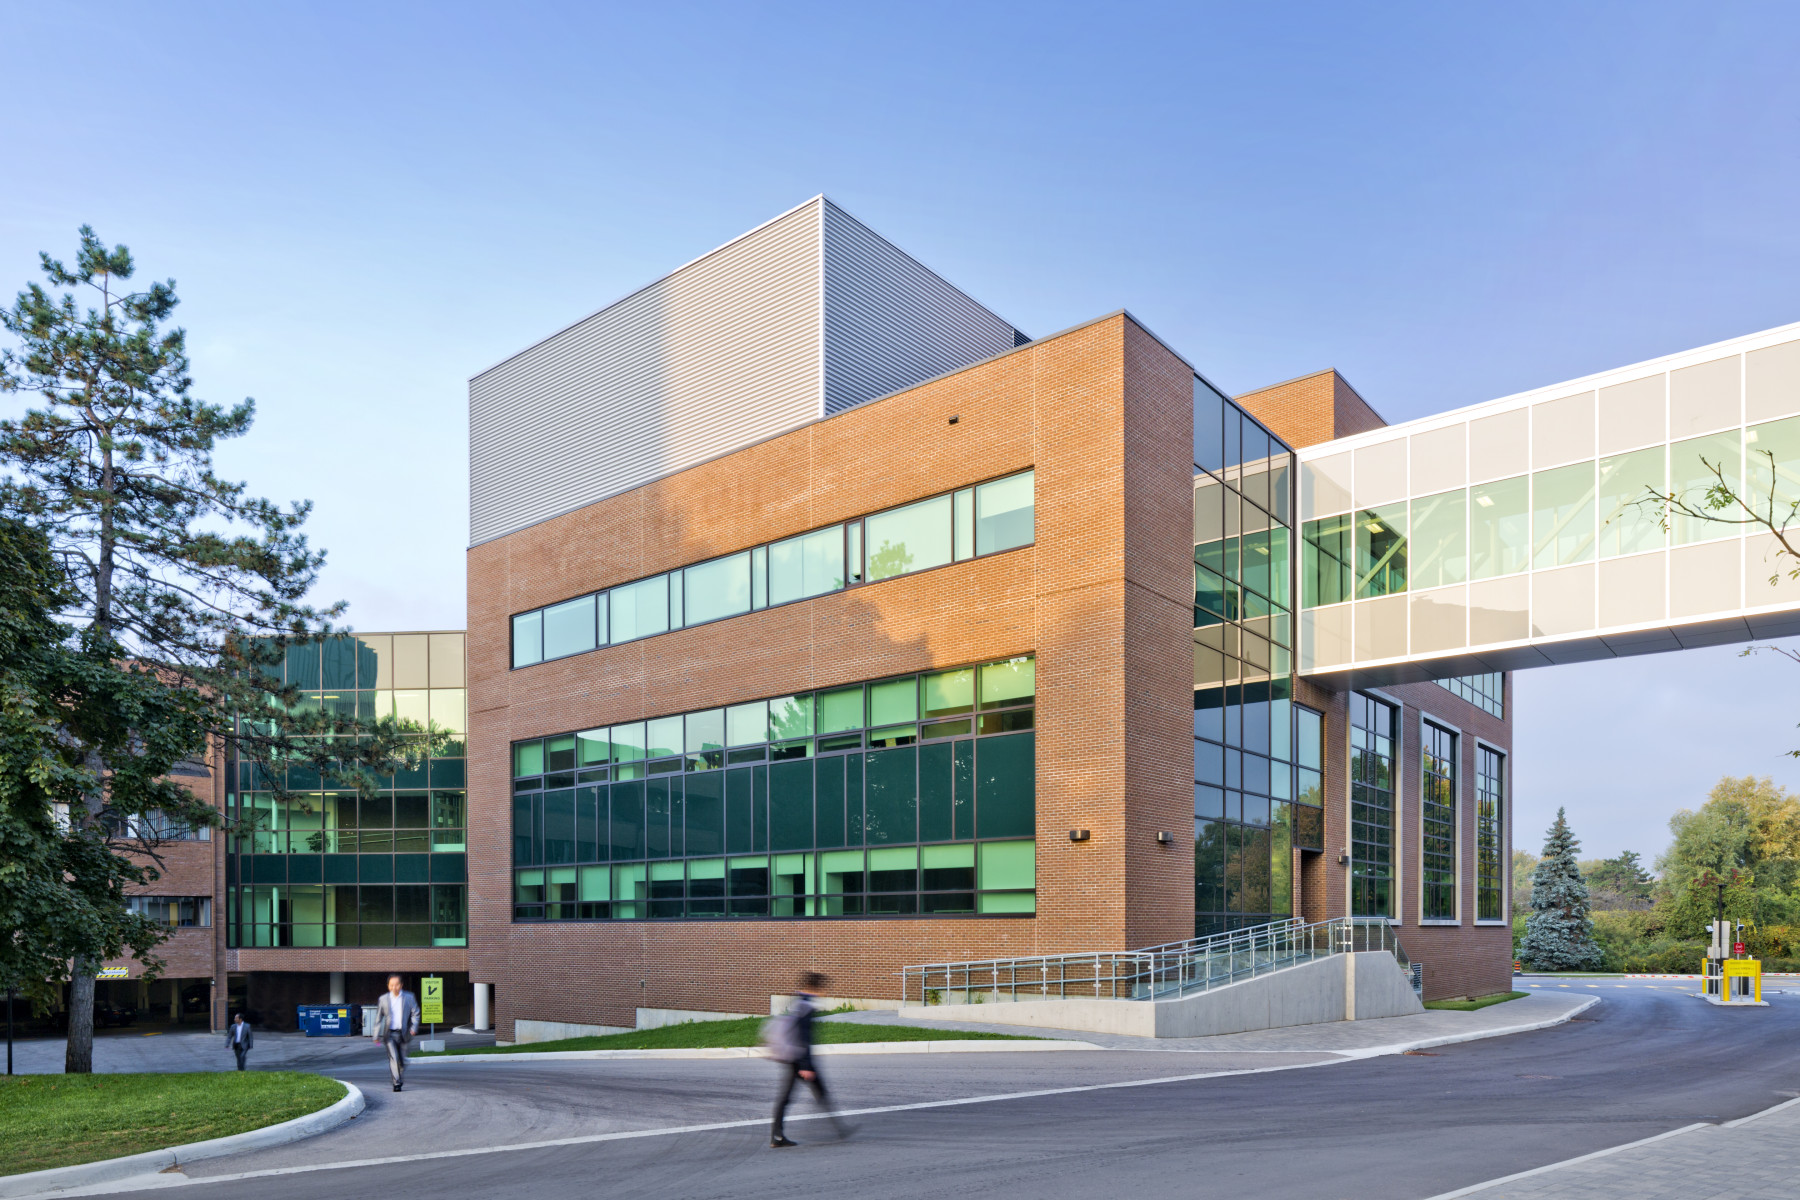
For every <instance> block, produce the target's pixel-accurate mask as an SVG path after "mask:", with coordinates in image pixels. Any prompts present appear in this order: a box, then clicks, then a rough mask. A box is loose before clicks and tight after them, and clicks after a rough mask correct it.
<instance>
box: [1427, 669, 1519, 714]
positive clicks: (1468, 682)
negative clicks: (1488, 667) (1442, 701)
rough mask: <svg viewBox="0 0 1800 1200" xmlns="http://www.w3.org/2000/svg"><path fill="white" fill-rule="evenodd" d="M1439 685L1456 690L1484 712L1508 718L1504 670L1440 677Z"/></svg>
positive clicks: (1452, 690)
mask: <svg viewBox="0 0 1800 1200" xmlns="http://www.w3.org/2000/svg"><path fill="white" fill-rule="evenodd" d="M1437 684H1438V686H1439V687H1441V688H1443V689H1444V690H1445V691H1448V692H1454V693H1455V694H1456V695H1458V696H1461V697H1462V698H1463V699H1464V700H1467V701H1468V702H1469V703H1470V704H1473V705H1474V706H1475V707H1476V708H1479V709H1481V710H1482V711H1483V712H1487V713H1492V714H1493V715H1494V716H1496V717H1499V718H1500V719H1501V720H1505V719H1506V674H1505V672H1502V671H1490V672H1488V673H1487V674H1485V675H1459V676H1457V677H1456V678H1454V679H1440V680H1438V681H1437Z"/></svg>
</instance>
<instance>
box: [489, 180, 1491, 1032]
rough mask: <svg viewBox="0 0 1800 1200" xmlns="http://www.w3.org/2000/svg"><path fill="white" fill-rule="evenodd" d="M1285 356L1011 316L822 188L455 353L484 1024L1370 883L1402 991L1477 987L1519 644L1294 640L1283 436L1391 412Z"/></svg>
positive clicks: (866, 967)
mask: <svg viewBox="0 0 1800 1200" xmlns="http://www.w3.org/2000/svg"><path fill="white" fill-rule="evenodd" d="M790 291H792V292H794V293H796V294H798V295H799V296H801V297H802V298H804V299H805V303H804V304H796V305H794V306H793V308H792V309H791V310H789V309H788V308H786V307H785V306H784V303H783V299H782V297H783V296H784V295H786V294H787V293H788V292H790ZM671 314H673V315H671ZM759 322H760V323H761V324H760V326H759V325H758V323H759ZM727 343H729V344H727ZM865 362H870V363H873V364H874V365H873V366H870V367H868V369H866V370H864V369H862V365H863V364H864V363H865ZM727 368H728V369H727ZM1314 381H1319V382H1318V383H1315V382H1314ZM1269 395H1270V396H1274V397H1279V402H1278V403H1275V402H1271V403H1268V404H1266V405H1264V407H1265V408H1266V409H1267V412H1266V414H1264V415H1265V419H1266V420H1267V421H1268V422H1269V424H1267V425H1265V424H1262V423H1260V422H1259V421H1258V420H1256V419H1255V416H1254V415H1253V414H1258V412H1259V409H1258V404H1257V402H1256V398H1254V397H1252V398H1247V399H1246V402H1245V403H1244V405H1243V406H1241V407H1240V406H1239V405H1237V404H1234V403H1232V402H1231V401H1230V400H1229V399H1227V398H1225V397H1224V396H1223V395H1221V394H1220V393H1218V392H1217V391H1216V390H1215V389H1214V388H1212V387H1211V385H1210V384H1208V383H1207V382H1206V381H1205V379H1204V378H1203V377H1201V376H1200V375H1199V374H1198V373H1197V372H1196V370H1195V369H1194V368H1193V367H1192V366H1191V365H1190V364H1189V363H1187V362H1186V361H1184V360H1183V359H1182V358H1181V357H1180V356H1179V355H1177V354H1176V353H1175V352H1174V351H1173V350H1171V349H1170V348H1169V347H1167V346H1166V345H1164V344H1163V343H1162V342H1161V341H1160V340H1158V339H1157V338H1156V337H1155V336H1154V335H1153V334H1152V333H1150V332H1149V331H1148V330H1146V329H1145V328H1144V327H1143V326H1142V325H1140V324H1139V323H1138V322H1137V321H1135V320H1134V319H1133V318H1132V317H1131V316H1130V315H1129V314H1125V313H1116V314H1113V315H1111V316H1108V317H1104V318H1101V319H1100V320H1097V321H1093V322H1090V323H1088V324H1084V325H1081V326H1078V327H1076V328H1073V329H1070V330H1067V331H1065V332H1063V333H1060V334H1057V335H1055V336H1052V337H1046V338H1042V339H1039V340H1037V341H1031V340H1029V339H1027V338H1025V337H1024V335H1022V334H1019V333H1018V332H1017V331H1016V330H1013V329H1012V328H1011V326H1010V325H1008V324H1007V323H1005V322H1003V321H1001V320H1000V319H999V318H997V317H993V316H992V314H987V313H986V312H985V310H982V309H980V308H979V306H977V305H975V304H974V302H973V301H971V300H969V299H968V298H967V297H966V296H964V295H962V293H960V292H958V291H956V289H954V288H953V287H951V286H950V285H949V284H947V283H944V282H943V281H942V280H940V279H938V278H937V277H936V276H934V275H931V274H930V273H929V272H927V271H925V269H924V268H922V267H919V266H918V264H916V263H914V262H913V261H912V260H911V259H909V258H906V256H904V255H903V254H902V253H901V252H899V251H898V250H896V249H894V248H893V247H892V246H891V245H889V244H888V243H886V242H884V241H882V240H881V239H879V238H878V237H877V236H876V235H874V234H873V233H872V232H870V231H868V230H867V229H866V227H863V226H861V225H860V224H858V223H856V222H854V220H853V219H851V218H849V217H848V216H847V215H846V214H843V213H842V211H841V210H838V209H836V208H835V206H833V205H831V204H830V202H829V201H825V200H823V199H819V200H815V201H813V202H810V203H809V204H807V205H803V206H802V207H801V208H799V209H796V210H794V211H793V212H792V213H789V214H785V215H784V216H783V217H781V218H777V219H776V220H775V221H773V222H770V223H769V224H768V225H766V226H763V227H761V228H759V229H758V230H756V231H753V232H752V233H751V234H748V235H745V237H744V238H741V239H738V240H737V241H736V242H734V243H732V244H730V245H729V246H727V247H724V248H722V249H721V250H720V251H718V252H715V254H713V255H709V256H707V257H704V258H702V259H699V260H696V262H695V263H692V264H689V265H688V266H687V267H684V268H682V269H681V270H680V271H677V272H676V273H675V274H674V275H672V276H670V277H668V278H667V279H665V280H663V281H659V283H657V284H654V285H652V286H651V287H649V288H646V289H644V291H642V292H639V293H635V294H634V295H633V296H631V297H627V298H626V299H625V300H624V301H621V302H619V303H618V304H616V305H613V306H610V307H609V308H607V309H604V310H602V311H601V312H600V313H597V314H595V315H594V316H593V317H590V318H588V319H586V320H585V321H583V322H580V323H578V324H576V325H574V326H571V327H570V328H569V329H567V330H564V331H563V332H561V333H559V334H557V335H555V336H554V337H552V338H551V339H548V340H547V341H545V342H544V343H540V344H539V345H538V346H535V347H532V348H531V349H529V350H527V351H525V352H523V353H521V354H520V355H518V356H516V357H515V358H513V359H509V360H507V361H506V362H504V363H502V364H499V365H498V366H496V367H495V368H492V369H491V370H490V371H488V372H484V373H483V374H482V375H479V376H477V377H476V379H475V380H474V381H473V382H472V383H471V395H470V406H471V464H472V465H471V495H472V500H471V504H472V531H473V539H472V540H473V542H474V544H473V545H472V547H471V549H470V551H469V560H468V562H469V569H468V589H469V622H468V623H469V630H468V634H469V730H470V747H471V752H470V759H469V771H470V782H469V787H470V797H471V800H470V810H469V856H470V893H469V905H470V945H469V964H470V971H471V978H472V979H473V980H474V981H475V983H476V984H477V986H481V985H491V986H494V987H496V989H497V991H496V994H495V1015H496V1018H497V1022H498V1028H499V1032H500V1036H501V1037H502V1038H514V1037H523V1038H531V1037H537V1036H544V1035H545V1034H547V1033H551V1032H561V1031H569V1030H572V1029H598V1028H610V1027H630V1026H632V1025H634V1024H635V1023H636V1021H637V1019H638V1013H637V1010H639V1009H664V1010H679V1011H702V1012H749V1013H755V1012H763V1011H767V1005H768V1000H769V997H770V995H771V994H772V993H778V992H781V991H783V990H785V989H786V988H787V987H788V986H789V985H790V984H791V981H792V978H793V976H794V974H795V972H796V971H798V970H800V969H803V968H811V969H818V970H821V971H824V972H825V973H827V974H828V975H830V976H831V977H832V985H831V986H832V990H833V992H834V994H838V995H844V996H862V997H874V998H891V997H897V995H898V981H897V979H896V974H895V973H896V971H897V970H898V968H899V967H901V966H902V965H905V964H908V963H916V962H929V961H947V960H959V959H974V958H991V957H1005V956H1019V955H1029V954H1040V953H1051V952H1063V951H1074V950H1088V949H1129V948H1132V947H1137V946H1145V945H1151V944H1156V943H1163V942H1170V941H1175V940H1179V939H1183V938H1188V937H1192V936H1195V935H1196V933H1206V932H1211V931H1216V930H1223V929H1230V928H1237V927H1243V926H1247V925H1253V924H1259V923H1263V922H1268V921H1271V920H1280V919H1285V918H1288V917H1290V916H1300V917H1304V918H1306V919H1315V920H1316V919H1324V918H1326V917H1330V916H1339V915H1345V914H1347V913H1350V912H1351V911H1352V910H1353V909H1355V910H1356V915H1368V916H1373V915H1381V916H1391V917H1392V919H1393V920H1394V921H1396V922H1397V923H1398V924H1399V925H1400V929H1401V932H1400V936H1401V938H1402V940H1403V942H1404V943H1405V944H1406V945H1407V947H1408V949H1409V951H1411V952H1412V953H1413V956H1414V957H1415V958H1416V959H1423V960H1425V961H1426V972H1425V986H1426V994H1427V996H1439V995H1464V994H1480V993H1485V992H1491V991H1495V990H1500V989H1501V988H1504V987H1505V986H1506V981H1507V978H1508V975H1509V957H1510V941H1509V935H1508V932H1507V929H1506V925H1507V922H1506V919H1505V918H1506V897H1505V887H1506V881H1505V879H1504V878H1503V876H1504V874H1505V872H1504V871H1502V870H1501V866H1502V864H1504V863H1506V862H1507V861H1509V860H1510V851H1509V849H1508V843H1509V839H1510V828H1509V826H1508V821H1507V811H1508V802H1507V796H1506V791H1505V787H1506V783H1505V781H1506V777H1507V773H1506V765H1505V759H1506V756H1507V754H1508V753H1509V751H1510V740H1509V735H1508V724H1507V721H1506V718H1505V715H1504V714H1505V708H1504V697H1503V696H1501V695H1500V694H1499V689H1498V679H1497V677H1495V678H1491V679H1487V680H1485V681H1483V682H1482V683H1480V684H1476V683H1473V682H1467V681H1465V682H1463V683H1462V684H1460V685H1459V686H1460V687H1461V688H1462V694H1459V693H1457V692H1455V691H1452V690H1449V689H1448V688H1446V687H1442V686H1438V685H1437V684H1434V683H1429V684H1419V683H1411V684H1402V685H1398V686H1394V687H1390V688H1387V689H1385V690H1379V691H1374V692H1356V691H1352V690H1332V689H1331V688H1330V687H1328V686H1326V685H1325V684H1323V683H1318V682H1309V681H1308V680H1306V679H1300V678H1297V677H1296V666H1297V662H1298V659H1297V653H1296V649H1297V647H1296V639H1297V636H1298V622H1297V621H1296V619H1295V618H1296V609H1297V597H1296V596H1295V594H1294V592H1295V587H1294V583H1295V576H1296V563H1297V562H1298V561H1299V559H1300V555H1299V546H1298V541H1299V539H1298V538H1297V537H1296V536H1295V532H1294V531H1295V525H1296V515H1295V481H1296V475H1297V472H1296V469H1295V461H1294V457H1293V453H1292V450H1293V446H1292V444H1291V443H1286V442H1284V441H1283V440H1282V438H1281V437H1280V436H1276V435H1280V434H1281V433H1282V432H1283V430H1284V428H1286V427H1289V426H1290V423H1291V427H1292V428H1293V429H1295V430H1297V431H1298V432H1297V433H1295V434H1291V435H1290V436H1295V437H1299V436H1315V438H1332V437H1337V436H1341V435H1342V434H1343V433H1345V432H1357V431H1362V430H1365V429H1368V428H1372V427H1376V426H1378V425H1379V423H1380V420H1379V418H1378V417H1375V416H1374V414H1373V411H1372V410H1371V409H1369V408H1368V406H1367V405H1366V404H1363V403H1362V401H1361V400H1360V398H1359V397H1357V396H1356V395H1355V393H1354V392H1353V391H1351V390H1350V389H1349V388H1348V385H1345V384H1342V382H1341V380H1339V379H1338V377H1337V376H1336V375H1335V373H1327V374H1326V375H1324V376H1315V377H1312V379H1311V380H1306V381H1297V383H1296V384H1295V385H1284V387H1283V388H1278V389H1271V392H1270V393H1269ZM1359 422H1360V423H1359ZM1480 687H1485V688H1486V689H1487V692H1488V693H1489V695H1488V696H1486V697H1481V695H1480V693H1479V691H1478V690H1477V689H1478V688H1480ZM1465 695H1466V696H1470V697H1477V698H1478V699H1485V704H1486V707H1485V708H1484V707H1483V705H1482V704H1481V703H1477V702H1475V701H1472V700H1471V699H1465V698H1464V696H1465ZM1427 750H1430V751H1432V752H1433V754H1434V755H1435V757H1432V758H1430V759H1429V760H1428V759H1427V758H1426V752H1427ZM1353 759H1354V761H1355V763H1356V764H1357V767H1356V771H1357V772H1358V779H1359V782H1358V783H1357V784H1356V786H1355V789H1354V797H1353V794H1352V793H1353V787H1352V783H1351V778H1350V777H1351V774H1352V760H1353ZM1427 761H1429V762H1430V763H1432V764H1433V770H1432V772H1431V773H1430V777H1429V779H1427V778H1426V775H1425V772H1424V771H1423V769H1422V768H1420V769H1414V767H1413V765H1412V764H1415V763H1422V762H1427ZM1365 774H1366V775H1368V778H1367V779H1366V780H1365V779H1364V778H1363V776H1364V775H1365ZM1377 776H1379V777H1377ZM1382 784H1385V785H1386V786H1381V785H1382ZM1478 784H1479V785H1480V787H1479V788H1478ZM1478 791H1479V792H1480V794H1479V795H1478ZM1190 827H1191V828H1192V830H1193V832H1194V840H1193V842H1192V844H1191V845H1190V843H1189V840H1188V831H1189V829H1190Z"/></svg>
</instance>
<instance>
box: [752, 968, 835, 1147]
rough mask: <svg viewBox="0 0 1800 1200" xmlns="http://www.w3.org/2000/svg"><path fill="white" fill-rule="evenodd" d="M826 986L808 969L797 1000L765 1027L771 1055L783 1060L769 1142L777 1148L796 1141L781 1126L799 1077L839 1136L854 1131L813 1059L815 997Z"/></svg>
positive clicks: (821, 977)
mask: <svg viewBox="0 0 1800 1200" xmlns="http://www.w3.org/2000/svg"><path fill="white" fill-rule="evenodd" d="M824 986H825V977H824V976H823V975H821V974H819V973H818V972H817V971H808V972H806V973H805V974H804V975H802V976H800V986H799V987H797V988H795V989H794V1002H793V1003H792V1004H790V1005H789V1006H788V1010H787V1011H786V1012H784V1013H782V1014H781V1015H780V1016H776V1017H771V1018H770V1019H769V1022H768V1024H767V1025H765V1026H764V1027H763V1045H764V1046H765V1047H766V1048H767V1050H768V1054H769V1057H770V1058H772V1059H774V1060H775V1061H776V1062H778V1063H780V1064H782V1079H781V1093H780V1094H779V1095H778V1096H776V1097H775V1120H774V1123H773V1124H771V1125H770V1126H769V1145H770V1147H772V1148H774V1149H777V1150H779V1149H781V1148H782V1147H784V1146H792V1145H795V1144H796V1143H794V1142H791V1141H789V1140H788V1138H787V1136H786V1135H785V1134H784V1133H783V1132H782V1127H781V1119H782V1117H783V1116H784V1115H786V1113H787V1105H788V1098H789V1097H791V1096H792V1095H793V1094H794V1084H795V1082H796V1081H804V1082H805V1083H806V1085H807V1086H808V1087H810V1088H811V1089H812V1093H813V1096H814V1098H815V1099H817V1100H818V1102H819V1107H820V1108H822V1109H824V1110H825V1113H826V1115H827V1116H829V1117H830V1118H831V1125H832V1128H834V1129H836V1130H837V1135H838V1137H840V1138H844V1137H848V1136H849V1135H850V1129H849V1128H848V1127H847V1126H846V1125H845V1124H844V1123H843V1122H842V1121H841V1120H839V1119H838V1115H837V1114H836V1113H835V1112H833V1111H832V1109H831V1098H830V1097H829V1096H828V1095H827V1094H826V1091H825V1080H824V1079H822V1078H821V1077H820V1075H819V1068H818V1066H817V1064H815V1063H814V1062H813V1056H812V1045H813V1014H814V1013H815V1012H817V1011H818V1009H817V1006H816V1005H815V1004H814V1003H813V1001H814V1000H816V999H818V996H819V990H820V989H821V988H823V987H824Z"/></svg>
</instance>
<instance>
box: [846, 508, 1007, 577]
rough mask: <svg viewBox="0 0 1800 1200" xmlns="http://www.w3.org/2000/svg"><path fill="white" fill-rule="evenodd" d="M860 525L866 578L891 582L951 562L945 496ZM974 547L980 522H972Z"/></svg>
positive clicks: (948, 520) (890, 512)
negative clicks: (865, 542) (864, 542)
mask: <svg viewBox="0 0 1800 1200" xmlns="http://www.w3.org/2000/svg"><path fill="white" fill-rule="evenodd" d="M863 525H864V526H865V528H866V537H867V540H868V566H869V570H868V578H869V580H870V581H871V582H873V581H875V580H878V579H891V578H893V577H894V576H896V575H905V574H908V573H909V572H912V571H923V570H925V569H926V568H928V567H940V566H943V565H944V564H945V563H947V562H949V561H951V557H952V555H951V502H950V497H949V496H939V497H937V498H936V499H935V500H922V501H920V502H919V503H917V504H908V505H907V506H906V507H904V508H896V509H892V510H890V511H888V512H885V513H882V514H880V515H879V516H874V517H869V518H867V519H866V520H865V521H864V522H863ZM976 526H977V529H976V537H977V545H979V538H980V522H979V519H978V520H977V522H976Z"/></svg>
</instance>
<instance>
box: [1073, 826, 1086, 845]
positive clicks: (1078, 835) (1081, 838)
mask: <svg viewBox="0 0 1800 1200" xmlns="http://www.w3.org/2000/svg"><path fill="white" fill-rule="evenodd" d="M1069 840H1070V841H1071V842H1085V841H1087V840H1088V831H1087V830H1085V829H1071V830H1069Z"/></svg>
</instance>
